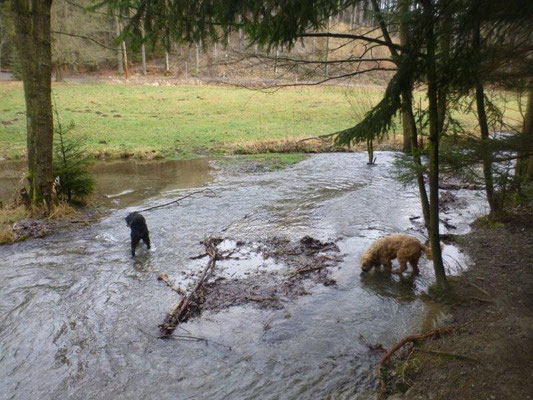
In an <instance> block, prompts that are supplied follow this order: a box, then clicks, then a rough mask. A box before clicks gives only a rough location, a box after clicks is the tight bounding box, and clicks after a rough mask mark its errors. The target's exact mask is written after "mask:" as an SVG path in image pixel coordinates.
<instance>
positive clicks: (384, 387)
mask: <svg viewBox="0 0 533 400" xmlns="http://www.w3.org/2000/svg"><path fill="white" fill-rule="evenodd" d="M455 329H457V327H455V326H449V327H444V328H437V329H433V330H431V331H429V332H427V333H419V334H416V335H409V336H406V337H404V338H403V339H402V340H400V341H399V342H398V343H396V344H395V345H394V346H392V347H391V349H390V350H389V351H387V353H386V354H385V355H384V356H383V357H382V358H381V360H380V362H379V365H378V371H377V378H378V380H379V384H380V392H379V395H378V399H380V400H381V399H384V398H385V395H386V393H387V384H386V382H385V379H383V376H382V374H381V369H382V368H383V367H384V366H385V364H387V362H388V361H389V359H390V358H391V357H392V355H393V354H394V353H396V352H397V351H398V350H400V349H401V348H402V347H403V346H404V345H405V344H407V343H416V342H418V341H419V340H425V339H428V338H433V337H436V336H440V335H444V334H447V333H450V332H451V331H453V330H455Z"/></svg>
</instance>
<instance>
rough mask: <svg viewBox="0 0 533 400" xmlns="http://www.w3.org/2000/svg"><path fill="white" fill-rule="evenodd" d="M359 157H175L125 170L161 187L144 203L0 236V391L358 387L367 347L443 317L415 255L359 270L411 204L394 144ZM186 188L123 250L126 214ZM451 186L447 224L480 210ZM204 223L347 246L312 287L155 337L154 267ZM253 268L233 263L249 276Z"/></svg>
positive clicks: (371, 380)
mask: <svg viewBox="0 0 533 400" xmlns="http://www.w3.org/2000/svg"><path fill="white" fill-rule="evenodd" d="M365 158H366V155H364V154H350V153H346V154H323V155H316V156H313V157H310V158H309V159H307V160H305V161H303V162H301V163H299V164H297V165H295V166H292V167H288V168H286V169H283V170H278V171H273V172H247V173H245V172H237V171H234V172H229V173H220V172H216V171H214V170H211V171H210V172H209V173H208V172H207V168H203V170H202V172H201V173H198V175H197V178H191V176H193V175H195V174H197V172H194V171H193V170H194V169H195V168H196V167H194V166H193V167H191V166H189V168H188V169H183V172H182V173H169V178H168V179H170V180H171V181H172V182H163V181H164V179H162V180H161V182H159V183H160V185H159V186H157V183H156V182H154V180H156V178H157V179H159V177H160V176H161V175H160V174H159V175H158V174H156V173H155V172H153V173H152V172H150V173H146V174H145V178H139V180H140V181H141V182H144V183H142V185H144V186H151V187H157V189H158V190H159V191H161V190H162V193H160V194H158V195H154V197H152V198H151V199H150V200H149V201H146V200H145V201H144V202H141V201H140V198H138V199H137V200H136V201H133V203H130V207H129V208H127V209H118V210H117V211H114V212H112V213H111V214H110V215H109V216H108V217H106V218H104V219H103V220H101V221H100V222H98V223H96V224H94V225H91V226H89V227H84V228H80V229H79V230H77V231H72V232H69V233H67V234H65V233H57V234H54V235H51V236H49V237H47V238H45V239H36V240H30V241H27V242H23V243H17V244H14V245H9V246H3V247H0V258H1V260H2V261H1V265H0V282H1V289H0V290H1V292H0V346H1V348H0V351H1V353H0V387H1V390H0V399H58V398H69V399H117V398H135V399H155V398H157V399H252V398H261V399H262V398H268V399H317V398H325V397H328V396H329V398H334V399H337V398H340V399H343V398H346V399H354V398H360V399H366V398H372V393H373V391H374V389H375V386H374V385H375V364H376V362H377V359H378V357H379V355H376V354H374V353H372V352H371V351H370V350H369V349H368V347H367V344H377V343H382V344H384V345H385V346H389V345H391V344H392V343H394V342H395V341H397V340H398V339H400V338H401V337H403V336H405V335H406V334H410V333H413V332H418V331H419V330H420V329H421V327H422V325H423V324H428V323H431V321H433V320H435V319H438V318H440V317H442V315H441V313H440V312H439V309H438V307H436V306H434V305H431V304H430V303H426V302H424V301H422V300H421V298H420V294H421V293H422V292H423V291H424V290H426V289H427V286H428V285H429V283H431V282H432V281H433V275H432V268H431V265H430V264H429V262H428V261H426V260H425V259H423V260H424V261H423V262H422V263H421V271H422V273H421V275H420V276H418V277H416V278H415V279H414V280H408V279H406V280H400V279H399V278H398V277H395V276H392V277H391V276H390V275H388V274H385V273H379V272H371V273H368V274H365V275H361V273H360V270H359V267H358V263H357V258H358V257H359V255H360V254H361V252H362V251H363V250H364V249H365V247H366V246H367V245H368V244H369V243H370V242H371V241H372V240H374V239H376V238H378V237H380V236H382V235H385V234H389V233H393V232H408V233H409V232H411V233H412V234H414V235H416V236H419V237H420V238H422V236H421V235H420V233H419V232H418V231H416V230H415V229H414V228H415V226H414V225H413V223H412V222H411V220H410V219H409V218H410V217H413V216H417V215H420V211H419V210H420V207H419V202H418V197H417V192H416V190H415V189H414V188H407V189H405V188H403V187H402V186H400V185H399V184H398V183H396V182H395V181H394V179H393V178H391V177H390V176H389V171H390V165H391V161H392V159H393V153H378V162H379V164H378V165H376V166H367V165H366V161H365ZM160 165H161V166H162V167H161V170H162V171H164V170H166V168H167V167H164V165H165V164H164V163H161V164H160ZM197 167H198V168H200V167H199V166H197ZM154 168H156V167H154ZM176 168H178V167H176ZM178 169H179V168H178ZM200 169H201V168H200ZM230 170H231V169H230ZM146 171H147V170H146V169H144V168H141V169H140V170H139V173H140V174H141V175H142V174H144V172H146ZM152 174H153V175H154V176H153V180H152ZM168 179H167V180H168ZM120 180H121V181H122V182H121V183H120V185H119V184H118V183H117V184H116V186H114V187H112V189H113V190H107V194H108V195H109V194H111V195H117V194H120V193H121V192H123V191H126V190H136V191H139V190H140V188H139V187H135V185H134V180H133V179H130V181H127V178H126V177H124V178H120ZM125 180H126V182H124V181H125ZM183 180H186V181H187V182H188V183H186V184H184V185H181V184H180V183H179V182H181V183H183ZM176 182H177V183H176ZM196 184H199V185H206V186H207V187H209V188H211V189H212V191H213V193H214V194H213V193H208V192H205V193H201V194H197V195H195V196H192V197H189V198H187V199H185V200H183V201H182V202H180V203H179V204H178V205H174V206H170V207H164V208H159V209H155V210H153V211H150V212H146V213H145V217H146V219H147V221H148V224H149V227H150V234H151V239H152V241H153V248H152V250H150V251H147V250H146V249H144V248H143V249H139V250H138V256H137V258H136V259H135V260H133V259H132V258H131V257H130V254H129V231H128V229H127V227H126V224H125V222H124V217H125V216H126V215H127V213H128V212H129V211H132V210H134V209H139V208H145V207H148V206H152V205H156V204H162V203H165V202H168V201H171V200H172V199H175V198H178V197H180V196H183V195H184V194H186V193H188V192H190V191H191V189H182V188H181V189H180V188H179V187H180V186H181V187H183V186H186V187H193V186H196ZM142 185H141V187H142ZM457 196H458V198H459V199H460V200H465V201H464V202H462V203H463V207H461V208H460V209H455V210H453V211H449V212H448V213H447V217H448V218H450V220H449V221H450V223H451V224H453V225H455V226H456V228H457V229H456V230H454V231H453V233H461V232H465V231H466V230H467V229H468V223H469V222H471V221H472V220H473V219H474V218H475V217H476V216H478V215H480V214H482V213H483V212H484V211H485V206H484V201H483V197H482V194H481V193H478V192H474V191H459V192H458V193H457ZM120 197H121V196H117V197H116V198H120ZM459 203H461V202H459ZM123 204H126V203H122V205H123ZM131 204H135V207H133V206H132V205H131ZM120 205H121V204H119V205H117V206H120ZM223 229H225V231H224V232H222V230H223ZM209 235H215V236H223V237H226V238H231V239H234V240H245V241H247V242H260V241H262V240H264V239H265V238H267V237H273V236H278V237H285V238H289V239H291V240H299V239H300V238H301V237H303V236H305V235H310V236H312V237H315V238H318V239H320V240H326V239H334V240H336V239H339V240H338V242H337V244H338V246H339V247H340V250H341V252H342V253H343V254H345V257H344V259H343V261H342V262H341V263H340V264H338V267H333V268H330V270H331V275H332V277H333V278H334V279H335V280H336V281H337V285H333V286H327V287H326V286H323V285H315V286H313V285H310V287H309V292H310V293H311V294H310V295H308V296H303V297H299V298H297V299H296V300H287V301H285V302H284V304H283V309H282V310H261V309H259V308H257V307H256V306H255V305H254V304H253V303H252V304H249V305H246V306H238V307H231V308H229V309H227V310H225V311H222V312H219V313H214V312H204V313H203V314H202V315H201V316H199V317H197V318H195V319H192V320H190V321H189V322H187V323H186V324H183V325H181V326H180V327H179V328H178V329H177V330H176V332H175V335H176V338H174V339H169V340H162V339H159V338H158V334H159V331H158V324H160V323H161V322H162V320H163V318H164V315H165V313H166V312H167V311H168V310H169V308H170V307H171V305H172V304H174V303H175V302H176V300H177V298H178V295H177V294H176V293H175V292H173V291H171V290H170V289H169V288H168V287H167V286H165V285H164V284H163V283H161V282H159V281H157V280H156V276H157V275H158V274H159V273H160V272H166V273H167V274H168V275H169V277H170V278H171V279H172V280H174V281H176V283H178V284H180V285H182V286H186V284H187V279H189V278H188V276H189V275H185V273H186V272H190V271H191V270H201V269H202V268H203V267H204V265H205V259H204V260H199V261H194V262H193V261H192V260H190V258H189V257H191V256H196V255H198V254H201V253H203V251H204V250H203V247H202V245H201V244H200V242H201V240H202V239H203V238H205V237H206V236H209ZM444 254H445V260H446V265H447V268H448V272H449V273H458V272H460V269H461V268H462V267H465V266H466V265H467V260H466V258H465V256H464V255H462V254H461V253H460V252H458V251H457V249H455V248H454V247H453V246H446V247H445V248H444ZM225 263H226V267H230V266H231V265H228V264H231V261H225ZM257 266H258V265H257V262H256V260H255V261H254V262H251V263H250V266H249V267H247V265H246V263H242V262H241V263H240V264H239V268H240V269H241V270H242V269H243V268H244V269H246V268H248V271H247V273H250V274H253V273H257V269H258V268H257ZM274 267H275V268H279V267H280V266H279V265H274V266H273V268H274ZM267 268H268V266H267ZM428 321H429V322H428ZM183 337H189V338H190V339H188V340H187V339H184V338H183ZM192 337H197V338H204V339H207V342H205V341H198V340H194V339H192Z"/></svg>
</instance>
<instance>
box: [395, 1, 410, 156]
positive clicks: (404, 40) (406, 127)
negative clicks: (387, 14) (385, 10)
mask: <svg viewBox="0 0 533 400" xmlns="http://www.w3.org/2000/svg"><path fill="white" fill-rule="evenodd" d="M398 7H399V10H400V45H402V47H405V46H407V44H408V41H409V28H408V26H407V21H406V20H405V18H406V16H407V13H408V11H409V0H398ZM409 92H410V91H409ZM408 103H411V100H410V99H406V98H405V95H404V94H403V93H402V105H403V107H402V130H403V146H402V150H403V151H404V152H405V153H408V152H410V151H411V150H412V140H411V137H412V135H413V133H412V130H411V127H412V125H411V122H410V117H409V115H408V113H409V110H408V107H407V104H408ZM411 107H412V106H411V105H409V108H411ZM411 112H412V108H411Z"/></svg>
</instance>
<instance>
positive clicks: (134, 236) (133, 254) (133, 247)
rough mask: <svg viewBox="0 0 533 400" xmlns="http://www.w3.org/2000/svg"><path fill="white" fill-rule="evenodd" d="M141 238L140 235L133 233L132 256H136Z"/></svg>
mask: <svg viewBox="0 0 533 400" xmlns="http://www.w3.org/2000/svg"><path fill="white" fill-rule="evenodd" d="M140 240H141V238H140V237H139V236H137V235H134V234H133V233H132V235H131V256H132V257H135V248H136V247H137V245H138V244H139V241H140Z"/></svg>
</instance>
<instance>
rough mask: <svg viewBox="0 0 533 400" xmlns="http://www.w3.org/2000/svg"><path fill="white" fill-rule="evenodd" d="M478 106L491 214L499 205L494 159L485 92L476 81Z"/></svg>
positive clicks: (486, 188)
mask: <svg viewBox="0 0 533 400" xmlns="http://www.w3.org/2000/svg"><path fill="white" fill-rule="evenodd" d="M476 106H477V117H478V120H479V129H480V130H481V142H482V147H481V151H482V154H481V157H482V159H483V177H484V179H485V192H486V193H487V201H488V203H489V209H490V215H491V216H494V214H495V213H496V212H497V211H498V209H499V207H498V205H497V204H496V201H495V199H494V180H493V179H492V161H491V160H490V154H489V151H488V149H487V148H486V147H487V141H488V139H489V125H488V123H487V114H486V112H485V93H484V91H483V85H482V84H481V82H479V81H478V82H477V83H476Z"/></svg>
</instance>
